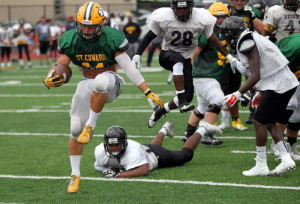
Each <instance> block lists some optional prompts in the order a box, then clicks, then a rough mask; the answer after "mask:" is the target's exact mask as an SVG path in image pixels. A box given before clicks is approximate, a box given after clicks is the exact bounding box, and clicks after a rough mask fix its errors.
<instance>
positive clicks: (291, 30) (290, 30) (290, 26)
mask: <svg viewBox="0 0 300 204" xmlns="http://www.w3.org/2000/svg"><path fill="white" fill-rule="evenodd" d="M284 31H285V32H288V33H289V35H291V34H293V33H294V32H295V27H294V21H293V20H289V23H288V24H287V25H286V26H285V28H284Z"/></svg>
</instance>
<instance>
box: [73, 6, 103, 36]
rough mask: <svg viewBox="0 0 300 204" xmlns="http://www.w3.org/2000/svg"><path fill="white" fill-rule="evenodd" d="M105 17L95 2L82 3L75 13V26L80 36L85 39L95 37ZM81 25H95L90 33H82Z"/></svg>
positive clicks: (98, 34)
mask: <svg viewBox="0 0 300 204" xmlns="http://www.w3.org/2000/svg"><path fill="white" fill-rule="evenodd" d="M105 20H106V17H105V15H104V12H103V9H102V8H101V6H100V5H99V4H97V3H95V2H87V3H85V4H83V5H82V6H81V7H80V8H79V10H78V12H77V14H76V28H77V32H78V34H79V36H80V37H82V38H83V39H84V40H87V41H93V40H95V39H97V38H98V37H99V36H100V34H101V30H102V26H103V24H104V23H105ZM82 26H87V27H95V31H94V32H92V33H84V32H83V31H82Z"/></svg>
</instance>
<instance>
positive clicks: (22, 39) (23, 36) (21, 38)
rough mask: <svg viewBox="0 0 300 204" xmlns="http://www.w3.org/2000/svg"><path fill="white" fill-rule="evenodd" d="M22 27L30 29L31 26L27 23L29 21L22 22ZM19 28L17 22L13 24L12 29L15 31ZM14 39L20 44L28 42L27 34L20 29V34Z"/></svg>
mask: <svg viewBox="0 0 300 204" xmlns="http://www.w3.org/2000/svg"><path fill="white" fill-rule="evenodd" d="M23 27H24V29H25V30H31V29H32V26H31V25H30V24H29V23H25V24H24V26H23ZM19 28H20V25H19V24H15V25H14V26H13V27H12V29H13V30H14V32H15V31H17V30H18V29H19ZM16 40H17V42H18V43H20V44H27V43H28V40H29V36H27V35H26V34H25V33H24V31H23V30H21V31H20V34H19V35H18V36H17V37H16Z"/></svg>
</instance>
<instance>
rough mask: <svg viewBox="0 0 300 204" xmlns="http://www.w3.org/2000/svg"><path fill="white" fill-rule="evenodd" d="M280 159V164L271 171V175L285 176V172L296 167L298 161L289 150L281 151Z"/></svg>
mask: <svg viewBox="0 0 300 204" xmlns="http://www.w3.org/2000/svg"><path fill="white" fill-rule="evenodd" d="M280 159H281V162H280V164H279V165H278V166H277V167H276V168H275V169H274V170H273V171H270V174H269V175H270V176H283V175H284V174H285V172H287V171H291V170H293V169H295V168H296V163H295V162H294V160H293V159H292V158H291V155H290V154H289V153H288V152H280Z"/></svg>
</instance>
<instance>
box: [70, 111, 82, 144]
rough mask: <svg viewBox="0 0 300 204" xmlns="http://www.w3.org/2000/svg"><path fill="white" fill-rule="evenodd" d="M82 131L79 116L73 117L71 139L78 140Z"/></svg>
mask: <svg viewBox="0 0 300 204" xmlns="http://www.w3.org/2000/svg"><path fill="white" fill-rule="evenodd" d="M81 131H82V126H81V122H80V118H79V116H71V135H70V137H71V138H73V139H76V138H77V137H78V136H79V135H80V134H81Z"/></svg>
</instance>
